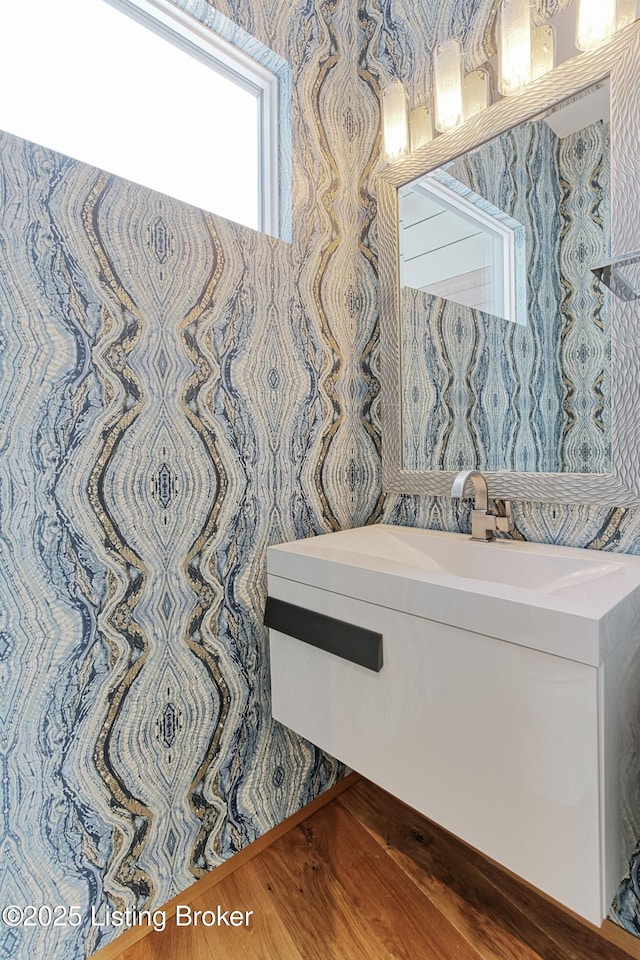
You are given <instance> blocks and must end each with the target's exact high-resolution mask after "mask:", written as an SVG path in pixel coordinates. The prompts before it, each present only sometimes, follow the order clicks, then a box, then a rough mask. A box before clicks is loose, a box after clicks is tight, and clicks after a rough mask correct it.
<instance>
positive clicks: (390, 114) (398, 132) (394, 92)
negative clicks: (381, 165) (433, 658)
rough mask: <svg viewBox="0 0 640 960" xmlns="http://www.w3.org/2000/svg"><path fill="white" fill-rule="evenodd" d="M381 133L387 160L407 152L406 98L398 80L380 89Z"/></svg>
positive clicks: (394, 158)
mask: <svg viewBox="0 0 640 960" xmlns="http://www.w3.org/2000/svg"><path fill="white" fill-rule="evenodd" d="M382 135H383V140H384V154H385V157H386V158H387V160H390V161H393V160H397V159H398V158H399V157H401V156H402V155H403V154H405V153H406V152H407V139H408V138H407V98H406V96H405V92H404V87H403V86H402V84H401V82H400V81H399V80H393V81H392V82H391V83H389V84H388V85H387V86H386V87H384V88H383V90H382Z"/></svg>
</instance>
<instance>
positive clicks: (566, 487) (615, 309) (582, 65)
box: [378, 22, 640, 506]
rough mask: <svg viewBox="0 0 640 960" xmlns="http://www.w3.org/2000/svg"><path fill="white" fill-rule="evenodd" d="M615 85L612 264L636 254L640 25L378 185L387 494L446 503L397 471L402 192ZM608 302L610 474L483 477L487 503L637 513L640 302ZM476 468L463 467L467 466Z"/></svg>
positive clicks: (432, 481) (440, 476)
mask: <svg viewBox="0 0 640 960" xmlns="http://www.w3.org/2000/svg"><path fill="white" fill-rule="evenodd" d="M607 77H609V78H610V81H611V204H610V206H611V256H612V257H613V256H616V255H620V254H623V253H624V252H625V251H628V250H637V249H640V138H639V137H638V133H637V131H638V129H640V22H636V23H633V24H631V25H630V26H628V27H626V28H625V29H624V30H621V31H620V32H619V33H618V34H616V35H615V36H614V37H613V38H612V39H611V40H610V41H609V42H608V43H606V44H605V45H604V46H602V47H600V48H598V49H597V50H594V51H590V52H588V53H583V54H580V55H579V56H576V57H573V58H572V59H571V60H568V61H567V62H566V63H563V64H562V65H561V66H559V67H556V68H555V69H553V70H552V71H551V72H550V73H548V74H546V75H545V76H544V77H541V78H540V79H539V80H537V81H535V82H534V83H532V84H530V85H529V86H527V87H525V88H524V89H523V90H522V91H521V92H520V93H519V94H517V95H515V96H512V97H505V98H503V99H501V100H499V101H498V102H496V103H494V104H492V106H490V107H488V108H487V109H486V110H484V111H483V112H482V113H480V114H477V115H476V116H475V117H472V118H471V119H470V120H469V121H467V122H466V123H465V124H463V125H462V126H460V127H458V128H457V129H456V130H454V131H452V132H451V133H448V134H443V135H441V136H439V137H437V138H436V139H435V140H433V141H431V143H428V144H426V145H425V146H423V147H421V148H420V149H419V150H416V151H415V152H414V153H412V154H410V155H408V156H405V157H403V158H402V159H401V160H399V161H398V162H396V163H394V164H392V165H390V166H388V167H387V168H386V169H385V170H384V171H383V172H382V173H381V174H380V176H379V182H378V188H379V189H378V237H379V277H380V298H381V302H380V308H381V321H380V348H381V360H380V362H381V367H382V378H381V380H382V382H381V421H382V485H383V489H384V490H385V491H386V492H389V493H404V494H418V495H423V496H450V493H451V484H452V482H453V479H454V477H455V475H456V474H455V473H454V472H452V471H443V470H405V469H404V468H403V464H402V416H401V414H402V409H401V407H402V403H401V396H402V395H401V389H400V385H401V364H400V359H401V358H400V296H399V294H400V284H399V277H400V262H399V237H398V188H399V187H401V186H404V185H405V184H407V183H410V182H411V181H413V180H415V179H417V178H418V177H420V176H422V175H424V174H425V173H428V172H429V171H430V170H434V169H436V168H437V167H440V166H441V165H442V164H443V163H446V162H447V161H448V160H452V159H454V158H455V157H459V156H460V155H461V154H463V153H466V152H467V151H468V150H471V149H473V148H475V147H478V146H480V145H481V144H482V143H486V142H487V141H488V140H492V139H493V138H494V137H497V136H499V135H500V134H502V133H505V132H506V131H507V130H509V129H511V127H514V126H516V125H518V124H519V123H523V122H525V121H526V120H529V119H530V118H531V117H534V116H536V115H537V114H539V113H542V112H543V111H545V110H547V109H549V108H550V107H552V106H554V105H555V104H557V103H560V102H561V101H563V100H566V99H567V98H569V97H572V96H575V94H577V93H579V92H580V91H581V90H584V89H586V88H587V87H590V86H592V85H593V84H594V83H597V82H599V81H601V80H605V79H606V78H607ZM610 303H611V473H520V472H515V471H498V472H494V473H492V472H488V471H487V472H486V473H485V476H486V478H487V482H488V484H489V492H490V495H491V496H492V497H499V498H506V499H511V500H533V501H540V502H555V503H590V504H606V505H616V506H631V505H638V504H640V300H637V301H631V302H627V303H625V302H623V301H621V300H619V299H617V298H616V297H614V296H611V298H610ZM473 466H474V464H469V467H473Z"/></svg>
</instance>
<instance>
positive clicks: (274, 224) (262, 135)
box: [104, 0, 280, 237]
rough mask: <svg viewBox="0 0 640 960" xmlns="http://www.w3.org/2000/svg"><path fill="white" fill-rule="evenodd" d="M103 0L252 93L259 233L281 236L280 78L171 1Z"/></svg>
mask: <svg viewBox="0 0 640 960" xmlns="http://www.w3.org/2000/svg"><path fill="white" fill-rule="evenodd" d="M104 2H105V3H108V4H109V5H110V6H112V7H115V8H116V9H117V10H120V11H121V12H122V13H125V14H127V15H128V16H130V17H132V18H133V19H134V20H137V21H138V23H141V24H142V25H143V26H145V27H147V28H148V29H150V30H153V31H154V33H157V34H159V35H160V36H161V37H164V38H165V39H166V40H168V41H169V42H170V43H173V44H174V45H175V46H178V47H180V48H181V49H183V50H185V51H186V52H187V53H189V54H190V55H191V56H193V57H195V58H196V59H197V60H200V61H201V62H202V63H205V64H206V65H207V66H208V67H211V69H212V70H215V71H216V72H217V73H219V74H221V75H222V76H224V77H226V78H227V79H229V80H231V81H232V82H233V83H236V84H238V86H240V87H242V88H243V89H245V90H247V91H249V92H250V93H253V94H254V96H255V97H256V99H257V103H258V229H259V230H260V231H261V232H263V233H268V234H270V235H271V236H274V237H277V236H279V235H280V229H279V228H280V222H279V221H280V217H279V210H280V198H279V183H280V171H279V168H278V77H277V76H276V75H275V74H274V73H272V72H271V71H270V70H268V69H267V68H266V67H264V66H262V65H261V64H260V63H258V62H257V61H256V60H254V59H253V58H252V57H250V56H248V54H246V53H244V52H243V51H242V50H239V49H238V48H237V47H235V46H234V45H233V44H232V43H229V41H228V40H225V39H223V38H222V37H220V36H219V35H218V34H216V33H214V32H213V31H212V30H210V29H209V28H208V27H207V26H206V25H205V24H203V23H200V21H199V20H196V19H195V18H194V17H192V16H191V15H190V14H188V13H186V12H185V11H184V10H181V9H180V8H179V7H176V6H175V4H174V3H172V2H171V0H104ZM204 108H205V109H206V104H205V105H204Z"/></svg>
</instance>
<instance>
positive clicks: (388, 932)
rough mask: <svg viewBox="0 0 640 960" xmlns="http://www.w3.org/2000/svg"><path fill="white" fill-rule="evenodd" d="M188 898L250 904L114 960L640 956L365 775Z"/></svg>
mask: <svg viewBox="0 0 640 960" xmlns="http://www.w3.org/2000/svg"><path fill="white" fill-rule="evenodd" d="M234 859H235V858H234ZM230 862H232V861H230ZM189 892H190V891H189ZM185 902H186V903H189V902H190V905H191V909H192V910H193V911H195V910H203V911H205V910H213V911H214V912H215V911H216V910H217V907H218V905H220V906H221V908H222V909H223V910H239V911H253V915H252V916H251V917H250V922H249V926H248V927H246V928H245V927H238V928H235V929H234V928H233V927H218V926H215V927H211V928H206V927H203V926H200V925H189V926H182V927H177V926H176V925H175V923H174V922H173V921H168V922H167V927H166V929H165V930H164V932H161V933H155V932H151V933H149V934H148V935H147V936H146V937H145V938H144V939H143V940H141V941H140V942H139V943H137V944H135V945H134V946H132V947H129V948H128V949H125V950H124V952H121V953H119V954H117V955H116V954H115V953H113V954H112V956H113V957H114V960H391V958H394V960H480V958H482V960H628V958H629V957H634V958H640V941H639V940H636V938H634V937H632V936H631V935H630V934H627V933H626V932H625V931H623V930H620V929H619V928H617V927H615V926H614V925H613V924H611V923H609V922H607V923H606V925H605V927H606V928H605V931H604V933H601V932H597V931H596V930H595V928H590V927H589V926H588V925H584V924H582V923H580V922H578V921H577V920H575V919H574V918H573V917H572V916H570V915H568V914H567V913H566V912H565V911H563V910H561V909H560V908H558V907H557V906H555V905H554V904H551V903H549V902H548V901H547V900H545V899H543V898H542V897H540V896H538V895H537V894H536V893H535V892H533V891H532V890H531V889H530V888H528V887H527V886H525V885H523V884H521V883H519V882H518V881H517V880H515V879H514V878H513V877H511V876H509V875H507V874H505V873H504V872H503V871H502V870H500V869H499V868H497V867H496V866H495V865H494V864H492V863H490V862H488V861H487V860H485V859H484V858H483V857H482V856H480V855H479V854H478V853H476V852H475V851H473V850H470V849H469V848H468V847H466V846H465V845H464V844H462V843H460V842H459V841H458V840H456V839H455V838H453V837H451V836H450V835H449V834H447V833H445V832H444V831H442V830H440V829H439V828H437V827H435V826H434V825H433V824H431V823H430V822H429V821H428V820H425V819H424V818H423V817H421V816H420V815H419V814H417V813H415V812H414V811H413V810H411V809H409V808H408V807H406V806H404V805H403V804H402V803H400V802H399V801H397V800H395V799H394V798H393V797H391V796H389V794H387V793H384V792H383V791H382V790H380V789H378V788H377V787H375V786H373V785H372V784H371V783H369V782H367V781H366V780H358V781H356V782H355V783H354V784H353V785H351V786H350V787H349V788H348V789H347V790H345V791H344V792H343V793H341V794H340V795H339V796H337V797H335V798H334V799H332V800H331V801H330V802H329V803H328V804H327V805H325V806H323V807H322V808H321V809H319V810H316V812H313V813H312V814H311V815H310V816H308V817H307V819H304V820H302V822H300V823H299V824H298V825H297V826H293V827H291V828H290V829H288V830H287V832H285V833H284V834H283V835H281V836H279V838H278V839H276V840H275V841H274V842H273V843H271V844H270V845H269V846H266V848H263V849H262V850H261V851H260V852H259V853H258V854H257V855H256V856H254V857H253V859H249V860H247V861H245V862H244V863H242V864H241V866H239V867H238V868H237V869H235V870H234V871H233V872H231V873H228V874H227V875H226V876H224V877H223V879H221V880H220V882H219V883H216V884H215V885H213V886H210V889H209V890H208V891H207V892H206V894H204V895H203V896H202V897H201V898H200V899H199V900H185ZM236 919H238V918H237V917H236ZM608 938H609V939H608ZM611 938H612V939H613V940H616V941H617V942H618V945H616V943H614V942H611ZM114 946H115V944H112V945H111V950H113V947H114Z"/></svg>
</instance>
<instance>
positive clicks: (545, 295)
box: [398, 84, 611, 473]
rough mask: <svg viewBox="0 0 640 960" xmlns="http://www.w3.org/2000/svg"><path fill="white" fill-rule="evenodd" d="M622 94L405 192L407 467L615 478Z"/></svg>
mask: <svg viewBox="0 0 640 960" xmlns="http://www.w3.org/2000/svg"><path fill="white" fill-rule="evenodd" d="M608 112H609V90H608V85H607V84H601V85H599V86H597V87H594V88H591V89H590V90H589V91H586V92H585V93H583V94H581V95H579V96H577V97H574V98H572V99H571V100H569V101H566V102H565V103H563V104H560V105H559V106H558V107H555V108H554V109H553V111H550V112H548V113H546V114H545V115H544V116H539V117H536V118H534V119H532V120H530V121H528V122H527V123H523V124H521V125H519V126H517V127H514V128H512V129H511V130H509V131H508V132H506V133H504V134H502V135H501V136H499V137H496V138H495V139H494V140H491V141H489V142H488V143H485V144H483V145H482V146H480V147H478V148H476V149H474V150H472V151H470V152H468V153H467V154H465V155H463V156H461V157H459V158H457V159H456V160H453V161H451V162H449V163H447V164H446V165H445V166H443V167H440V168H439V169H438V170H435V171H432V172H431V173H428V174H426V175H424V176H422V177H420V178H419V179H418V180H416V181H414V182H413V183H411V184H408V185H406V186H403V187H401V188H400V189H399V196H398V210H399V220H400V223H399V238H400V244H399V252H400V285H401V291H400V303H401V329H400V333H401V364H402V375H401V380H402V446H403V467H404V469H406V470H462V469H469V468H470V467H475V468H476V469H479V470H486V471H503V470H507V471H521V472H544V473H555V472H570V473H606V472H608V471H609V470H610V461H611V456H610V333H609V294H608V292H607V291H606V289H605V288H604V286H603V285H602V284H600V283H599V282H598V280H597V279H596V277H595V276H594V274H593V273H592V272H591V267H592V266H594V265H595V264H597V263H600V262H602V261H603V260H606V258H607V256H608V255H609V246H610V243H609V180H610V161H609V155H610V154H609V118H608Z"/></svg>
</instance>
